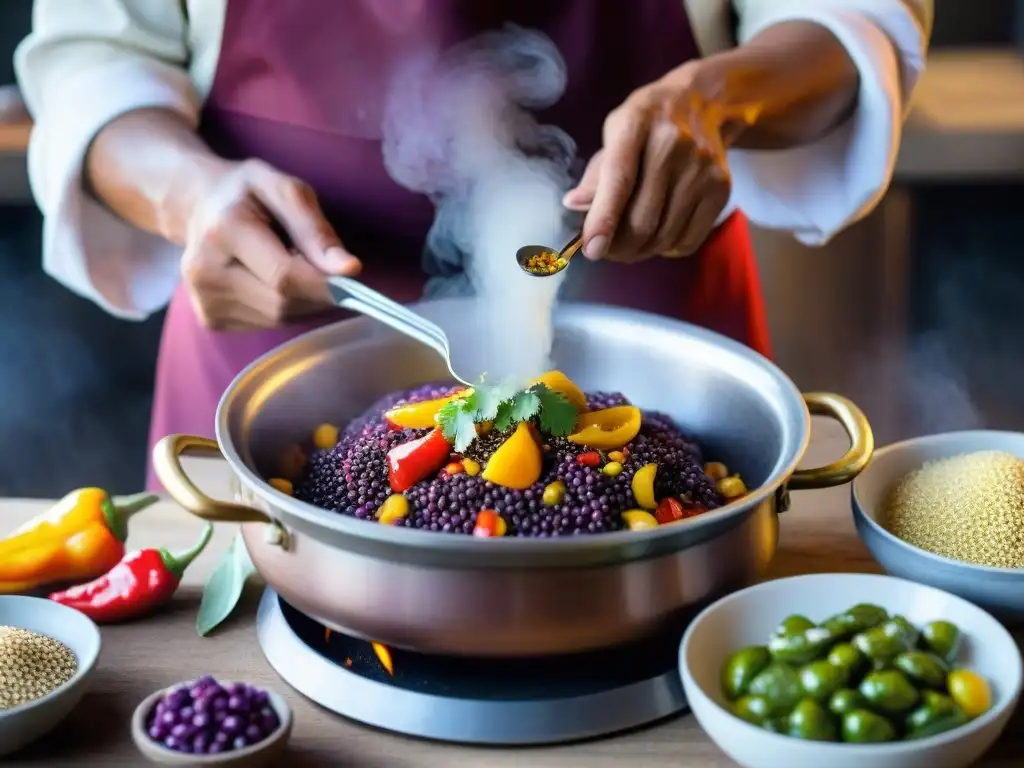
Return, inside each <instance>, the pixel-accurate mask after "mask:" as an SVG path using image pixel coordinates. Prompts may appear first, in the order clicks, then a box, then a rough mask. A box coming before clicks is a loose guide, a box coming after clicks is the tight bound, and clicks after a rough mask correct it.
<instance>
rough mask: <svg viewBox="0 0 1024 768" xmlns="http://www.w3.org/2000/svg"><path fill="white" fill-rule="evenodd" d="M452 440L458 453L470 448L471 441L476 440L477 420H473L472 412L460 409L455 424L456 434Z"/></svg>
mask: <svg viewBox="0 0 1024 768" xmlns="http://www.w3.org/2000/svg"><path fill="white" fill-rule="evenodd" d="M450 440H451V442H452V446H453V447H454V448H455V451H456V453H462V452H463V451H464V450H466V449H467V448H469V445H470V443H472V442H473V441H474V440H476V422H474V421H473V415H472V414H471V413H466V412H465V411H459V416H458V419H457V422H456V424H455V434H454V436H453V437H452V438H450Z"/></svg>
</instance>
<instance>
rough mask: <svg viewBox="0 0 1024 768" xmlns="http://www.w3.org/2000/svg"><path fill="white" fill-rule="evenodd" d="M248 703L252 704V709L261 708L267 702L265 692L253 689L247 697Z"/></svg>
mask: <svg viewBox="0 0 1024 768" xmlns="http://www.w3.org/2000/svg"><path fill="white" fill-rule="evenodd" d="M249 701H251V702H252V705H253V706H254V707H262V706H263V705H264V704H266V703H267V701H268V696H267V692H266V691H261V690H260V689H259V688H254V689H253V691H252V693H251V694H250V695H249Z"/></svg>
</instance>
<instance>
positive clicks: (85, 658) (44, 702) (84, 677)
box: [0, 595, 101, 757]
mask: <svg viewBox="0 0 1024 768" xmlns="http://www.w3.org/2000/svg"><path fill="white" fill-rule="evenodd" d="M0 626H9V627H17V628H19V629H25V630H28V631H29V632H37V633H39V634H40V635H47V636H48V637H52V638H53V639H54V640H57V641H59V642H61V643H63V644H64V645H66V646H67V647H68V648H69V649H70V650H71V651H72V653H74V654H75V658H76V659H77V660H78V668H77V670H76V671H75V674H74V676H73V677H72V678H71V679H70V680H68V681H67V682H66V683H64V685H62V686H61V687H60V688H58V689H57V690H55V691H51V692H50V693H48V694H47V695H45V696H42V697H40V698H38V699H36V700H34V701H30V702H27V703H25V704H22V705H21V706H19V707H14V708H13V709H5V710H0V757H3V756H4V755H9V754H11V753H12V752H16V751H18V750H19V749H22V748H23V747H26V746H28V745H29V744H31V743H32V742H34V741H35V740H36V739H38V738H40V737H41V736H43V735H44V734H46V733H48V732H49V731H50V730H52V729H53V728H54V727H55V726H56V725H57V724H58V723H59V722H60V721H61V720H63V719H64V718H65V717H67V715H68V714H69V713H70V712H71V710H72V709H74V708H75V706H76V705H77V704H78V703H79V702H80V701H81V700H82V696H83V695H84V694H85V691H86V689H87V688H88V686H89V680H90V679H91V678H92V674H93V672H94V670H95V669H96V662H97V661H98V660H99V656H100V647H101V641H100V630H99V627H97V626H96V625H95V624H94V623H93V621H92V620H91V619H90V618H88V617H87V616H85V615H84V614H82V613H79V612H78V611H76V610H74V609H73V608H68V607H67V606H63V605H61V604H60V603H55V602H53V601H52V600H46V599H45V598H41V597H22V596H20V595H0Z"/></svg>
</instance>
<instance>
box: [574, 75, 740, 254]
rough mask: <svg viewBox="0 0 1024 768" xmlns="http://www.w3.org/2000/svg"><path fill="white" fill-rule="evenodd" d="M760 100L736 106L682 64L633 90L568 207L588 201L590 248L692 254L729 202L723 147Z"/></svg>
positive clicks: (586, 245)
mask: <svg viewBox="0 0 1024 768" xmlns="http://www.w3.org/2000/svg"><path fill="white" fill-rule="evenodd" d="M755 112H756V110H753V109H752V108H747V109H744V110H736V109H735V108H727V107H725V106H724V105H723V104H722V103H720V102H718V101H716V100H715V99H713V98H711V97H710V96H709V95H707V94H705V93H702V92H701V91H700V90H698V88H697V87H696V86H695V83H694V67H692V66H689V65H684V66H682V67H680V68H679V69H676V70H673V71H672V72H670V73H669V74H668V75H666V76H665V77H663V78H662V79H661V80H658V81H656V82H654V83H651V84H650V85H647V86H645V87H643V88H640V89H639V90H637V91H634V92H633V94H632V95H630V97H629V98H628V99H626V101H625V102H624V103H623V104H622V105H621V106H620V107H619V108H618V109H616V110H615V111H614V112H612V113H611V114H610V115H609V116H608V118H607V119H606V120H605V123H604V140H603V148H602V149H601V150H600V151H599V152H598V153H597V154H596V155H594V157H593V158H591V160H590V163H589V164H588V165H587V169H586V171H585V172H584V174H583V178H582V179H581V181H580V183H579V185H578V186H577V187H576V188H575V189H573V190H571V191H570V192H569V193H568V194H567V195H566V196H565V205H566V207H567V208H570V209H572V210H578V211H587V214H586V218H585V220H584V224H583V253H584V255H585V256H587V257H588V258H590V259H606V260H609V261H619V262H635V261H642V260H644V259H648V258H651V257H652V256H669V257H679V256H689V255H691V254H693V253H695V252H696V251H697V249H698V248H700V246H701V245H702V244H703V243H704V241H705V240H706V239H707V237H708V235H709V234H711V231H712V229H713V228H714V226H715V222H716V221H717V219H718V216H719V214H720V213H721V212H722V209H723V208H725V206H726V204H727V203H728V202H729V195H730V191H731V181H730V175H729V165H728V162H727V161H726V154H725V150H726V147H727V146H728V144H729V142H730V140H731V139H732V138H733V137H734V136H735V134H736V133H737V132H738V130H739V129H741V127H742V126H743V125H745V124H749V123H750V122H752V120H753V117H754V113H755Z"/></svg>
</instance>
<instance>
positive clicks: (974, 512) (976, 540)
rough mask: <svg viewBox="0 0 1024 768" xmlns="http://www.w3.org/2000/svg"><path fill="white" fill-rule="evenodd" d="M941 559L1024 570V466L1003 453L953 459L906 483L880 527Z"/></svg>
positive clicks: (888, 504)
mask: <svg viewBox="0 0 1024 768" xmlns="http://www.w3.org/2000/svg"><path fill="white" fill-rule="evenodd" d="M880 522H881V523H882V525H883V526H884V527H885V528H886V529H887V530H888V531H889V532H890V533H892V534H894V535H895V536H898V537H899V538H901V539H903V540H904V541H906V542H907V543H909V544H913V545H914V546H916V547H920V548H921V549H924V550H927V551H928V552H932V553H934V554H936V555H942V556H944V557H949V558H953V559H955V560H961V561H964V562H968V563H974V564H976V565H988V566H996V567H1002V568H1022V567H1024V461H1021V459H1019V458H1018V457H1016V456H1013V455H1012V454H1009V453H1003V452H1001V451H979V452H977V453H967V454H961V455H959V456H952V457H950V458H948V459H942V460H941V461H935V462H930V463H928V464H925V465H924V466H923V467H921V469H919V470H917V471H916V472H912V473H910V474H909V475H907V476H906V477H904V478H903V479H902V480H901V481H900V482H899V484H898V485H897V486H896V487H895V488H894V489H893V490H892V492H891V493H890V494H889V497H888V499H887V500H886V506H885V514H884V517H883V519H882V520H881V521H880Z"/></svg>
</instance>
